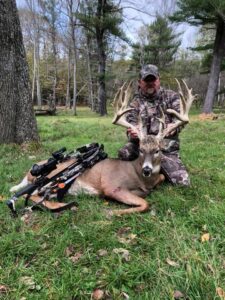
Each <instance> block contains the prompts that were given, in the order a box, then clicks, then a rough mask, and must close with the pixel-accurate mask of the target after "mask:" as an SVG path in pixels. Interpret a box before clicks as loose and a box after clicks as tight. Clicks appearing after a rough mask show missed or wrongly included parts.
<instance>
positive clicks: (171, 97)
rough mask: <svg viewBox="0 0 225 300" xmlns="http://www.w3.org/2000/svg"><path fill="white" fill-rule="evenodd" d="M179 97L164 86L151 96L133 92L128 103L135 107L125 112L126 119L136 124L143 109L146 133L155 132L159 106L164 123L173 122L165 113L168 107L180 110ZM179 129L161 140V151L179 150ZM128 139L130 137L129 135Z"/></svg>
mask: <svg viewBox="0 0 225 300" xmlns="http://www.w3.org/2000/svg"><path fill="white" fill-rule="evenodd" d="M179 99H180V97H179V94H177V93H175V92H174V91H171V90H165V89H164V88H160V90H159V91H158V93H157V94H156V95H154V96H153V97H149V96H145V95H143V94H142V93H141V91H140V90H139V91H138V92H137V93H135V95H134V98H133V100H132V101H131V103H130V105H129V106H130V107H132V108H135V109H134V110H133V111H131V112H129V113H128V114H127V120H128V121H129V122H130V123H132V124H137V121H138V115H139V114H140V113H141V112H143V111H145V112H146V115H147V116H148V118H147V122H146V124H147V132H148V134H157V133H158V130H159V120H158V119H157V118H159V117H160V108H159V107H160V106H161V107H162V109H163V111H164V113H165V123H166V124H169V123H174V122H175V120H176V119H175V118H174V117H173V116H172V115H170V114H167V113H166V110H167V109H168V108H172V109H174V110H176V111H177V112H179V111H180V100H179ZM179 132H180V129H177V130H176V132H175V134H174V135H172V136H169V137H168V138H165V139H164V141H163V151H165V152H173V151H177V150H179V139H178V134H179ZM129 139H130V141H132V140H133V142H135V140H134V139H132V138H131V137H129Z"/></svg>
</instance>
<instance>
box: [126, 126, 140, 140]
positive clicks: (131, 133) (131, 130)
mask: <svg viewBox="0 0 225 300" xmlns="http://www.w3.org/2000/svg"><path fill="white" fill-rule="evenodd" d="M127 134H128V135H130V137H131V138H133V139H137V138H138V136H137V133H136V131H134V130H133V129H131V128H128V129H127Z"/></svg>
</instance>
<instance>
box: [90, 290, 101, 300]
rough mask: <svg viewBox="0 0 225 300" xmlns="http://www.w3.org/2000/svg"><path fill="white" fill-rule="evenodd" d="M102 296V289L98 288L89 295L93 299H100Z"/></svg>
mask: <svg viewBox="0 0 225 300" xmlns="http://www.w3.org/2000/svg"><path fill="white" fill-rule="evenodd" d="M103 297H104V291H103V290H100V289H95V290H94V292H93V293H92V295H91V299H94V300H101V299H103Z"/></svg>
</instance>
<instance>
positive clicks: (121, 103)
mask: <svg viewBox="0 0 225 300" xmlns="http://www.w3.org/2000/svg"><path fill="white" fill-rule="evenodd" d="M132 84H133V81H130V82H129V84H128V86H127V88H126V89H125V87H126V82H125V83H124V84H123V86H122V87H121V88H120V89H119V92H117V93H116V96H115V98H114V109H115V115H114V118H113V121H112V123H113V124H115V125H121V126H123V127H126V128H132V129H133V130H134V131H135V132H137V134H138V130H137V128H136V127H135V126H134V125H132V124H130V123H129V122H128V121H127V120H126V117H125V114H126V113H128V112H129V111H132V110H134V108H127V106H128V102H129V100H130V96H131V94H132Z"/></svg>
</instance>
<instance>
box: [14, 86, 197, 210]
mask: <svg viewBox="0 0 225 300" xmlns="http://www.w3.org/2000/svg"><path fill="white" fill-rule="evenodd" d="M183 83H184V86H185V90H186V95H187V97H186V98H185V96H184V94H183V92H182V90H181V87H180V84H179V82H178V86H179V92H180V99H181V104H180V113H177V112H176V111H174V110H172V109H168V110H167V112H168V113H171V114H173V115H175V116H176V117H177V119H178V120H177V122H175V123H174V125H173V126H172V127H170V128H164V127H165V122H164V114H163V112H162V115H161V118H160V126H159V127H160V128H159V132H158V134H157V135H156V136H154V135H147V133H146V126H145V124H144V122H143V119H144V118H143V116H142V115H141V114H140V117H139V124H138V126H134V125H132V124H130V123H128V122H127V120H126V113H127V112H129V111H131V110H132V108H128V101H129V98H130V96H131V90H132V88H131V84H132V83H130V84H129V85H128V87H127V88H126V87H125V84H124V85H123V87H122V88H121V89H120V90H119V91H118V92H117V94H116V96H115V99H114V108H115V116H114V119H113V124H116V125H121V126H124V127H126V128H128V127H129V128H132V129H133V131H135V132H136V133H137V136H138V138H139V140H140V146H139V157H138V158H137V159H136V160H134V161H122V160H119V159H112V158H108V159H105V160H102V161H100V162H98V163H97V164H95V165H94V166H93V167H92V168H91V169H87V170H86V171H85V172H84V173H83V174H82V175H80V176H79V177H78V178H77V179H76V180H75V182H74V183H73V184H72V186H71V188H70V189H69V191H68V192H69V194H72V195H77V194H78V193H80V192H84V193H87V194H90V195H99V196H105V197H108V198H111V199H114V200H116V201H118V202H121V203H124V204H126V205H130V206H132V207H131V208H127V209H120V210H114V211H113V212H112V214H115V215H122V214H129V213H135V212H144V211H147V210H148V209H149V203H148V202H147V201H146V200H144V199H143V198H144V197H146V196H147V195H148V194H149V192H150V191H151V190H152V189H153V188H154V187H155V186H156V185H158V184H159V183H161V182H162V181H163V180H164V175H162V174H160V163H161V142H162V140H163V138H164V137H165V136H166V135H167V134H169V133H170V132H172V131H173V130H174V129H176V128H177V127H179V126H182V125H184V124H186V123H188V122H189V118H188V112H189V109H190V107H191V104H192V102H193V100H194V98H195V97H194V96H193V95H192V92H191V89H188V87H187V85H186V83H185V82H183ZM29 176H30V175H29ZM27 179H28V182H30V181H31V177H27V178H26V180H25V182H27ZM23 182H24V180H23ZM18 186H19V185H18ZM18 186H16V187H14V188H12V189H11V190H13V191H16V188H17V187H18Z"/></svg>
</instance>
